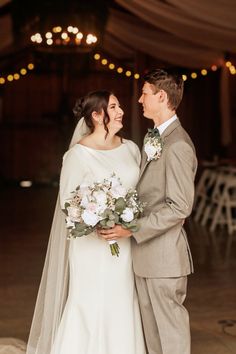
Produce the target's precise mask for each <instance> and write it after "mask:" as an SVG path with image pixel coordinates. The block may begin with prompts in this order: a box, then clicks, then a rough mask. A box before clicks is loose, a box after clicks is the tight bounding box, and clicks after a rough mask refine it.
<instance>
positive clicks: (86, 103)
mask: <svg viewBox="0 0 236 354" xmlns="http://www.w3.org/2000/svg"><path fill="white" fill-rule="evenodd" d="M111 95H113V93H112V92H111V91H108V90H100V91H92V92H89V93H88V94H87V95H86V96H84V97H80V98H78V99H77V101H76V103H75V107H74V109H73V112H74V115H75V117H76V118H77V119H78V120H79V119H80V118H82V117H84V120H85V123H86V124H87V126H88V127H89V129H90V130H91V133H92V132H93V131H94V128H95V127H94V123H93V118H92V113H93V112H94V111H95V112H97V113H101V112H102V110H103V111H104V118H103V124H104V128H105V130H106V132H107V134H108V133H109V130H108V127H107V124H108V123H109V122H110V117H109V115H108V113H107V107H108V102H109V98H110V96H111Z"/></svg>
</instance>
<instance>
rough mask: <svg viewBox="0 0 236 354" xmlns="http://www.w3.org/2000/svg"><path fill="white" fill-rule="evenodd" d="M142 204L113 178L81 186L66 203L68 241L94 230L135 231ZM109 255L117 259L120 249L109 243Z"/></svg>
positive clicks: (133, 193) (132, 193) (130, 190)
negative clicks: (119, 226)
mask: <svg viewBox="0 0 236 354" xmlns="http://www.w3.org/2000/svg"><path fill="white" fill-rule="evenodd" d="M143 208H144V203H142V202H140V201H139V200H138V195H137V192H136V190H135V189H129V190H126V189H125V188H124V187H123V186H122V183H121V181H120V179H119V178H118V177H117V176H116V175H115V174H113V175H112V176H111V177H110V178H107V179H104V180H103V181H102V182H94V183H93V184H91V185H88V184H81V185H79V186H78V187H77V188H76V190H75V191H73V192H72V197H71V198H70V199H68V200H67V201H66V203H65V209H64V210H63V211H64V212H65V214H66V227H67V229H68V230H69V233H68V238H69V239H71V238H76V237H81V236H85V235H88V234H90V233H91V232H93V231H94V230H95V229H96V228H98V227H101V228H103V229H109V228H112V227H114V226H115V225H116V224H119V225H122V227H124V228H126V229H129V230H131V231H137V230H138V226H137V219H138V217H139V215H140V214H141V212H142V211H143ZM108 242H109V244H110V249H111V254H112V255H113V256H114V255H116V256H119V245H118V243H117V242H116V241H108Z"/></svg>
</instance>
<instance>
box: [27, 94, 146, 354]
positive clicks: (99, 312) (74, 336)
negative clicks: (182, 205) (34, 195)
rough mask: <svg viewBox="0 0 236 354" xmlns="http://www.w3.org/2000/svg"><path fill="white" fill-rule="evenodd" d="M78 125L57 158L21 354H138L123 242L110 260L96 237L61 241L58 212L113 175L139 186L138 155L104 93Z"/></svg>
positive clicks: (139, 337)
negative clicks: (49, 219) (74, 195)
mask: <svg viewBox="0 0 236 354" xmlns="http://www.w3.org/2000/svg"><path fill="white" fill-rule="evenodd" d="M74 113H75V115H76V117H77V118H78V119H80V120H79V123H78V125H77V127H76V130H75V132H74V135H73V138H72V141H71V145H70V149H69V150H68V151H67V152H66V153H65V155H64V157H63V165H62V170H61V177H60V191H59V198H58V201H57V205H56V209H55V214H54V220H53V224H52V229H51V235H50V240H49V245H48V251H47V256H46V260H45V265H44V270H43V275H42V280H41V284H40V288H39V293H38V298H37V302H36V307H35V312H34V317H33V322H32V326H31V331H30V336H29V341H28V346H27V352H26V353H27V354H145V353H146V351H145V344H144V339H143V332H142V325H141V318H140V313H139V306H138V300H137V295H136V290H135V285H134V276H133V270H132V259H131V245H130V239H122V240H121V241H119V247H120V256H119V257H114V256H112V255H111V253H110V249H109V245H108V243H107V241H105V240H104V239H103V238H100V237H99V236H98V234H97V233H96V232H93V233H91V234H89V235H87V236H84V237H80V238H76V239H72V240H67V239H66V235H67V232H66V228H65V217H64V215H63V213H62V211H61V209H62V208H64V203H65V201H66V200H67V199H68V198H70V193H71V192H72V191H73V190H75V188H76V187H77V186H78V185H79V184H81V183H84V182H86V183H87V184H91V183H93V182H96V181H98V180H100V181H101V180H103V179H105V178H108V177H110V176H111V174H113V173H115V174H116V175H117V176H118V177H119V178H120V180H121V182H122V184H123V185H124V186H125V187H126V188H130V187H134V186H135V185H136V183H137V181H138V176H139V163H140V153H139V149H138V147H137V146H136V145H135V144H134V143H133V142H132V141H130V140H125V139H122V138H121V137H120V136H119V133H118V132H119V131H120V129H121V128H122V127H123V124H122V120H123V114H124V112H123V111H122V109H121V108H120V105H119V102H118V100H117V98H116V97H115V96H114V95H113V94H112V93H111V92H108V91H95V92H92V93H89V94H88V95H87V96H85V97H84V98H82V99H79V100H78V101H77V103H76V106H75V109H74Z"/></svg>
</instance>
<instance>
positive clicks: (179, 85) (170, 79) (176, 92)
mask: <svg viewBox="0 0 236 354" xmlns="http://www.w3.org/2000/svg"><path fill="white" fill-rule="evenodd" d="M144 80H145V81H146V82H148V83H149V84H151V85H152V86H153V93H154V94H156V93H157V92H158V91H160V90H163V91H165V92H166V93H167V97H168V106H169V108H170V109H172V110H176V109H177V108H178V106H179V104H180V102H181V100H182V97H183V91H184V81H183V78H182V75H179V74H178V73H177V72H175V71H173V70H172V69H154V70H151V71H149V72H148V73H147V74H146V75H145V76H144Z"/></svg>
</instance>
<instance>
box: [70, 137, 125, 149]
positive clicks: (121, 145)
mask: <svg viewBox="0 0 236 354" xmlns="http://www.w3.org/2000/svg"><path fill="white" fill-rule="evenodd" d="M124 140H125V139H123V142H122V143H121V144H120V145H119V146H117V147H115V148H113V149H108V150H103V149H94V148H91V147H89V146H86V145H82V144H80V143H77V144H76V145H77V146H81V147H82V148H85V149H87V150H92V151H98V152H110V151H115V150H118V149H120V148H121V147H123V146H125V143H126V142H125V141H124Z"/></svg>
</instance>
